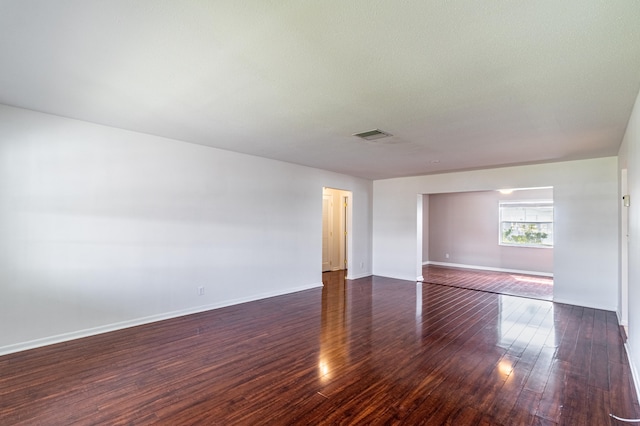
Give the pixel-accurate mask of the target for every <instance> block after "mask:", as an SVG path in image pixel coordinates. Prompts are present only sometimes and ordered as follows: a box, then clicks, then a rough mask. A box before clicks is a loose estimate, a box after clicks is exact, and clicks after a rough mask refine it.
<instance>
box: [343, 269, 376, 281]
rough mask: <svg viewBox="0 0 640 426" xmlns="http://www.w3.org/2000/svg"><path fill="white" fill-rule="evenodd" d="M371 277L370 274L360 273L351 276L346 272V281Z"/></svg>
mask: <svg viewBox="0 0 640 426" xmlns="http://www.w3.org/2000/svg"><path fill="white" fill-rule="evenodd" d="M371 275H372V274H371V272H362V273H360V274H353V275H352V274H350V273H349V272H348V271H347V279H348V280H359V279H360V278H367V277H370V276H371Z"/></svg>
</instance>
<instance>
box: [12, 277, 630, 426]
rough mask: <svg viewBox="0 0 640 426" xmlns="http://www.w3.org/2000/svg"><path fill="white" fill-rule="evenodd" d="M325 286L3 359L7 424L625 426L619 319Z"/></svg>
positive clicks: (376, 287)
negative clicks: (622, 420) (619, 418)
mask: <svg viewBox="0 0 640 426" xmlns="http://www.w3.org/2000/svg"><path fill="white" fill-rule="evenodd" d="M324 277H325V279H326V284H325V287H324V288H322V289H313V290H308V291H302V292H298V293H294V294H290V295H286V296H281V297H274V298H271V299H266V300H261V301H257V302H251V303H246V304H242V305H237V306H232V307H228V308H224V309H219V310H215V311H210V312H205V313H201V314H196V315H190V316H186V317H182V318H177V319H172V320H167V321H163V322H158V323H154V324H149V325H145V326H140V327H135V328H130V329H126V330H121V331H116V332H112V333H108V334H103V335H98V336H93V337H89V338H85V339H80V340H75V341H72V342H67V343H63V344H58V345H53V346H48V347H44V348H39V349H34V350H30V351H25V352H21V353H16V354H11V355H6V356H3V357H0V424H1V425H96V424H108V425H118V424H127V425H146V424H163V425H191V424H206V425H209V424H219V425H262V424H269V425H307V424H311V425H331V424H371V425H389V424H406V425H420V424H424V425H441V424H453V425H550V424H570V425H612V424H617V423H615V421H614V420H612V419H611V418H610V417H609V413H614V414H616V415H618V416H623V417H633V418H638V417H640V407H639V406H638V400H637V397H636V395H635V393H634V389H633V387H632V382H631V375H630V369H629V364H628V360H627V358H626V354H625V351H624V348H623V342H622V337H621V335H620V332H619V327H618V324H617V321H616V316H615V314H614V313H613V312H607V311H601V310H596V309H589V308H582V307H577V306H569V305H563V304H554V303H551V302H548V301H540V300H533V299H527V298H520V297H513V296H501V295H497V294H492V293H486V292H478V291H473V290H467V289H461V288H454V287H448V286H442V285H431V284H416V283H414V282H407V281H399V280H392V279H385V278H380V277H370V278H365V279H360V280H355V281H345V280H344V275H341V274H340V273H331V274H325V275H324Z"/></svg>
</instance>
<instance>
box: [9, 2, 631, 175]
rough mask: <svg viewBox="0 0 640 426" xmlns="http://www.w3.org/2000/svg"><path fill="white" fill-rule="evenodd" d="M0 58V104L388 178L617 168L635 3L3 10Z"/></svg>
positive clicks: (114, 5)
mask: <svg viewBox="0 0 640 426" xmlns="http://www.w3.org/2000/svg"><path fill="white" fill-rule="evenodd" d="M0 58H1V59H0V61H1V65H2V66H1V67H0V103H3V104H7V105H13V106H18V107H22V108H28V109H33V110H37V111H42V112H47V113H52V114H56V115H60V116H65V117H71V118H77V119H80V120H86V121H90V122H94V123H100V124H106V125H109V126H114V127H119V128H123V129H129V130H135V131H139V132H144V133H149V134H154V135H160V136H165V137H169V138H175V139H179V140H182V141H186V142H192V143H197V144H202V145H209V146H214V147H219V148H223V149H228V150H232V151H237V152H243V153H248V154H253V155H258V156H262V157H267V158H273V159H279V160H283V161H287V162H292V163H297V164H303V165H308V166H312V167H319V168H323V169H327V170H333V171H336V172H341V173H347V174H351V175H355V176H361V177H366V178H371V179H380V178H388V177H397V176H408V175H418V174H427V173H437V172H441V171H448V170H462V169H473V168H482V167H492V166H500V165H513V164H523V163H534V162H548V161H560V160H571V159H582V158H591V157H600V156H608V155H615V154H616V153H617V150H618V147H619V145H620V142H621V140H622V136H623V134H624V131H625V127H626V124H627V121H628V119H629V115H630V112H631V108H632V105H633V102H634V100H635V98H636V96H637V94H638V90H639V88H640V1H638V0H610V1H601V0H564V1H557V0H554V1H513V2H504V1H484V2H475V1H461V2H442V1H424V0H421V1H410V2H397V1H392V0H387V1H381V0H378V1H373V0H362V1H348V2H345V1H342V0H341V1H335V0H325V1H319V2H308V1H278V2H273V1H263V0H261V1H256V0H252V1H247V0H245V1H210V0H208V1H186V0H183V1H158V0H137V1H129V0H121V1H98V0H95V1H88V0H77V1H50V0H0ZM374 128H380V129H382V130H385V131H387V132H390V133H392V134H393V135H394V137H392V138H389V139H381V140H378V141H376V142H367V141H363V140H361V139H358V138H356V137H353V136H352V134H353V133H356V132H361V131H366V130H371V129H374ZM382 142H386V143H382Z"/></svg>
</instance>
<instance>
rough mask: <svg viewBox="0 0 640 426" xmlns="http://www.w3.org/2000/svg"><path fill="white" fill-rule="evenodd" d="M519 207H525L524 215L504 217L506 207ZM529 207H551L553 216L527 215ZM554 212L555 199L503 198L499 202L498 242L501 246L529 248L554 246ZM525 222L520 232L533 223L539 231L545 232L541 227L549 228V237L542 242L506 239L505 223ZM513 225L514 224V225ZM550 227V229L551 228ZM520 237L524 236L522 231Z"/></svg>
mask: <svg viewBox="0 0 640 426" xmlns="http://www.w3.org/2000/svg"><path fill="white" fill-rule="evenodd" d="M509 207H513V208H518V209H523V212H522V217H520V218H519V219H518V220H513V218H512V219H511V220H506V219H505V218H503V212H504V209H505V208H509ZM527 207H530V208H536V207H542V208H545V209H548V208H551V217H550V218H549V217H545V218H542V219H541V218H540V217H537V216H536V217H527V209H526V208H527ZM553 218H554V213H553V200H509V201H507V200H502V201H499V202H498V244H499V245H501V246H508V247H529V248H553V224H554V220H553ZM506 223H511V224H523V226H522V227H521V228H520V232H522V229H524V227H525V226H526V225H532V226H536V227H537V231H538V232H541V231H542V232H544V230H541V228H547V230H548V232H547V237H546V238H545V239H543V240H542V241H541V242H539V243H536V242H529V243H527V242H516V241H505V239H504V235H505V226H504V225H505V224H506ZM512 227H513V225H512ZM549 228H550V229H549ZM518 236H519V237H522V233H520V234H518Z"/></svg>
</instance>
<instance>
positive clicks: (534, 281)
mask: <svg viewBox="0 0 640 426" xmlns="http://www.w3.org/2000/svg"><path fill="white" fill-rule="evenodd" d="M422 277H423V278H424V280H423V281H424V282H427V283H430V284H440V285H447V286H451V287H458V288H468V289H471V290H480V291H488V292H490V293H498V294H508V295H511V296H520V297H530V298H533V299H541V300H552V299H553V278H552V277H544V276H539V275H526V274H516V273H508V272H493V271H479V270H474V269H462V268H449V267H443V266H435V265H426V266H423V267H422Z"/></svg>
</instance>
